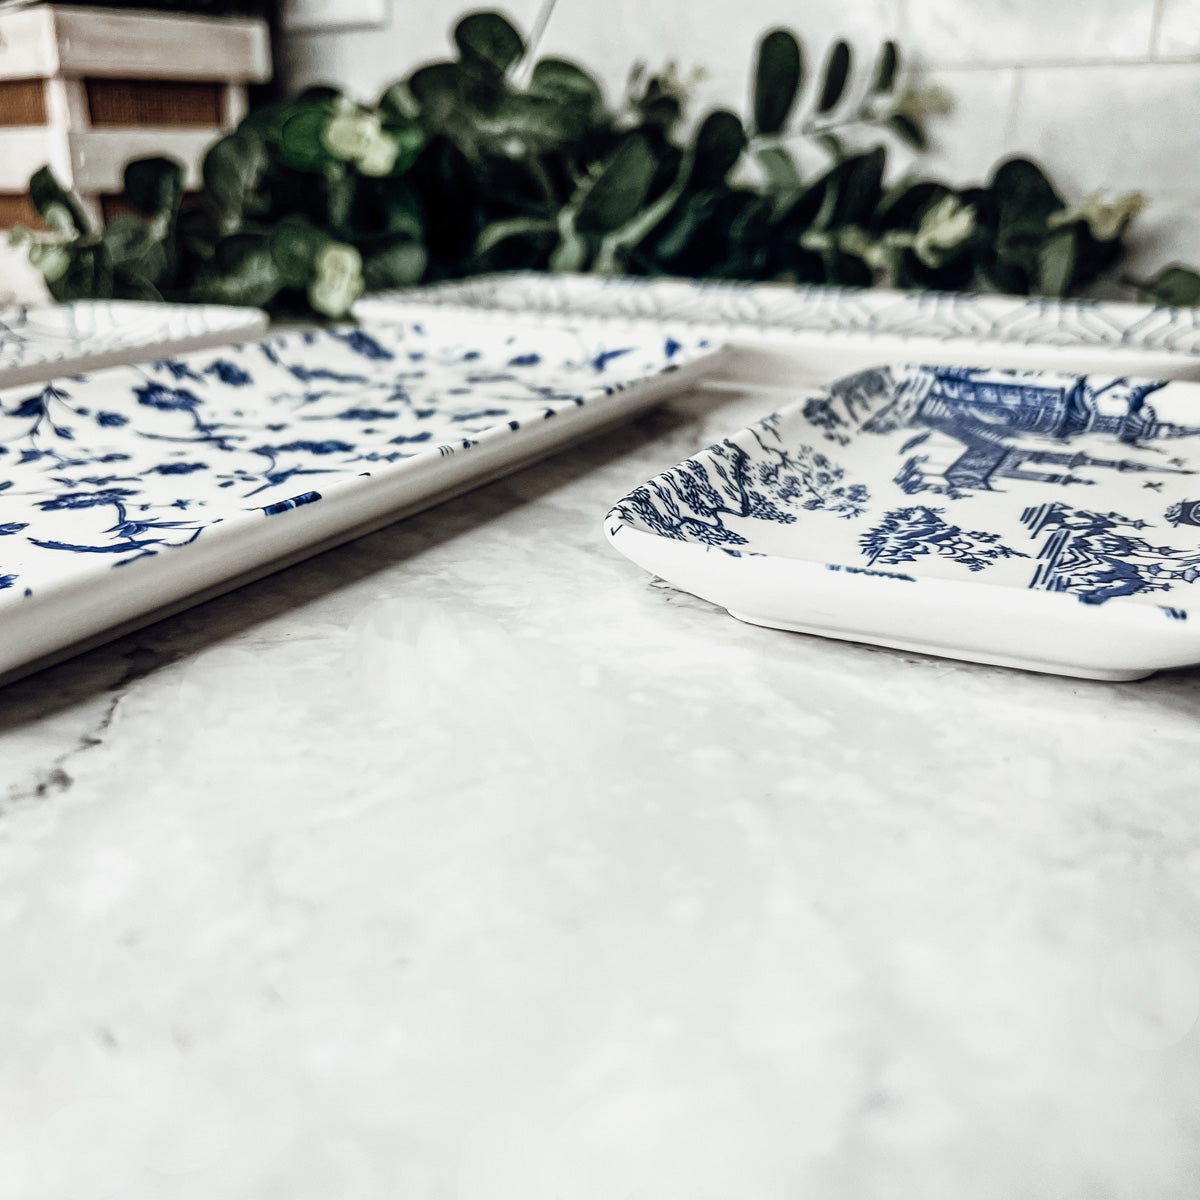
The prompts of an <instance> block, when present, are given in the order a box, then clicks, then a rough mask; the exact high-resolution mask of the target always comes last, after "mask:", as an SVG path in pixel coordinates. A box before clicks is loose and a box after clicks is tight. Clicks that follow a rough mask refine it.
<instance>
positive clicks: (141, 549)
mask: <svg viewBox="0 0 1200 1200" xmlns="http://www.w3.org/2000/svg"><path fill="white" fill-rule="evenodd" d="M706 357H707V348H706V347H705V346H704V345H703V344H701V343H699V342H697V341H695V340H688V341H683V340H680V341H676V340H674V339H672V338H670V337H669V336H666V335H663V334H659V333H657V332H656V333H654V334H652V335H649V336H645V337H633V338H628V337H626V338H622V339H620V340H618V341H614V340H612V339H611V338H608V337H606V336H604V335H598V334H595V333H583V334H576V333H572V332H571V331H570V330H566V329H562V330H556V331H552V330H544V329H543V330H533V331H529V330H526V331H520V330H519V329H514V328H511V327H510V328H507V329H500V328H498V327H496V326H489V327H487V328H485V329H478V328H473V327H472V326H470V325H469V324H468V325H463V324H462V322H459V321H455V322H451V323H446V324H442V325H438V324H437V323H420V324H412V323H410V324H397V325H389V326H379V327H375V328H371V329H368V328H361V329H353V328H346V329H332V330H322V331H312V330H297V331H292V332H286V333H279V334H276V335H274V336H271V337H268V338H267V339H266V340H264V341H261V342H257V343H251V344H248V345H243V346H235V347H226V348H223V349H220V350H208V351H205V352H193V353H191V354H187V355H184V356H181V357H174V358H168V359H162V360H159V361H156V362H152V363H148V364H146V365H144V366H137V367H132V366H131V367H119V368H112V369H109V370H106V371H101V372H97V373H96V374H93V375H89V376H83V377H78V378H73V379H61V380H58V381H55V382H53V383H48V384H44V385H41V384H39V385H33V386H24V387H17V388H7V389H5V390H3V391H0V677H3V675H4V674H6V673H7V674H8V675H9V677H11V676H12V674H13V673H15V672H17V671H18V670H19V669H22V668H24V669H28V668H29V666H30V664H32V663H37V662H41V661H45V660H47V658H48V656H51V655H56V656H61V653H62V652H63V651H64V649H66V648H67V647H73V648H80V647H81V646H82V645H83V644H86V643H88V642H89V641H98V640H102V639H103V638H104V637H106V636H112V635H114V634H115V633H117V632H120V631H122V630H124V629H128V628H132V627H135V626H137V625H139V624H144V623H146V622H147V621H148V620H151V619H154V618H156V617H157V616H160V615H164V614H165V613H166V612H168V611H172V610H174V609H178V608H182V607H185V606H186V605H188V604H191V603H195V602H196V601H198V600H200V599H203V598H205V597H206V596H210V595H214V594H216V593H217V592H220V591H223V590H226V589H228V588H230V587H233V586H236V585H237V584H240V583H243V582H246V581H247V580H249V579H251V578H255V577H258V576H261V575H263V574H265V573H267V572H268V571H269V570H272V569H275V568H277V567H279V566H282V565H284V564H286V563H288V562H294V561H296V560H297V559H299V558H303V557H305V556H307V555H309V554H312V553H314V552H316V551H317V550H319V549H323V548H325V547H328V546H330V545H333V544H336V543H337V542H340V541H344V540H346V539H347V538H350V537H353V536H357V535H359V534H361V533H364V532H367V531H368V530H370V529H372V528H377V527H378V526H380V525H383V524H387V523H388V522H390V521H393V520H396V519H397V518H398V517H401V516H404V515H406V514H408V513H411V512H413V511H416V510H417V509H419V508H423V507H426V506H428V505H430V504H433V503H436V502H437V501H439V500H442V499H445V498H448V497H449V496H451V495H454V494H456V493H458V492H461V491H463V490H464V489H466V488H468V487H471V486H475V485H477V484H479V483H481V482H484V481H485V480H487V479H490V478H495V477H496V476H498V475H501V474H503V473H505V472H507V471H511V470H514V469H515V468H517V467H519V466H522V465H524V464H525V463H527V462H530V461H532V460H533V459H534V458H537V457H540V456H543V455H545V454H547V453H549V452H551V451H553V450H554V449H557V448H558V447H560V446H562V445H564V444H565V443H567V442H568V441H571V440H573V439H576V438H578V437H580V436H582V435H584V434H586V433H589V432H591V431H593V430H595V429H597V428H599V427H601V426H603V425H605V424H608V423H610V422H612V421H615V420H617V419H620V418H623V417H626V416H628V415H630V414H631V413H633V412H635V411H637V410H639V409H642V408H645V407H647V406H649V405H651V404H653V403H656V402H657V401H658V400H659V399H661V398H663V397H664V396H665V395H666V394H668V393H669V392H670V391H672V390H675V389H677V388H678V387H680V386H682V385H683V384H684V382H685V381H686V379H687V378H688V377H689V376H690V375H691V374H693V373H695V372H696V371H698V370H700V369H701V367H702V364H703V361H704V360H705V358H706Z"/></svg>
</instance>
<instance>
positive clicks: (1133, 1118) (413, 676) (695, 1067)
mask: <svg viewBox="0 0 1200 1200" xmlns="http://www.w3.org/2000/svg"><path fill="white" fill-rule="evenodd" d="M770 403H772V401H767V402H766V404H764V401H763V399H762V397H761V396H759V397H753V396H749V397H738V396H736V395H730V394H728V393H724V394H717V393H708V394H703V395H692V396H688V397H681V398H680V399H678V400H677V401H675V402H673V403H672V405H670V406H669V407H668V408H667V409H665V410H661V411H659V412H656V413H654V414H651V415H650V416H647V417H645V418H643V419H641V420H639V421H637V422H635V423H632V424H630V425H629V426H627V427H624V428H622V429H619V430H617V431H615V432H612V433H609V434H607V435H605V436H603V437H601V438H600V439H598V440H594V441H592V442H590V443H588V444H587V445H585V446H582V447H579V448H577V449H574V450H572V451H569V452H567V453H564V454H562V455H560V456H558V457H557V458H555V459H553V460H550V461H548V462H546V463H543V464H541V465H540V466H537V467H534V468H531V469H529V470H526V471H524V472H522V473H521V474H518V475H515V476H513V477H510V478H508V479H506V480H502V481H500V482H498V483H495V484H493V485H491V486H489V487H487V488H484V489H482V490H480V491H477V492H475V493H472V494H470V495H467V496H464V497H462V498H460V499H458V500H455V501H453V502H451V503H448V504H445V505H443V506H441V507H440V508H438V509H435V510H433V511H430V512H427V513H425V514H423V515H421V516H418V517H416V518H413V519H410V520H408V521H406V522H403V523H402V524H398V525H395V526H392V527H391V528H389V529H386V530H384V531H382V532H380V533H377V534H375V535H372V536H371V537H368V538H365V539H363V540H361V541H359V542H356V543H353V544H351V545H348V546H345V547H343V548H341V549H338V550H336V551H333V552H330V553H328V554H325V555H323V556H322V557H320V558H318V559H316V560H313V561H311V562H308V563H306V564H303V565H301V566H298V567H295V568H292V569H291V570H289V571H287V572H285V573H282V574H280V575H278V576H275V577H273V578H271V579H268V580H266V581H263V582H261V583H258V584H255V585H254V586H252V587H249V588H246V589H243V590H242V591H240V592H237V593H234V594H232V595H229V596H226V597H224V598H222V599H220V600H216V601H213V602H211V603H209V604H206V605H204V606H203V607H201V608H198V609H195V610H192V611H190V612H188V613H185V614H183V615H181V616H178V617H175V618H173V619H172V620H170V621H168V622H165V623H162V624H160V625H158V626H155V627H153V628H150V629H147V630H144V631H142V632H141V633H139V634H136V635H133V636H130V637H127V638H125V639H123V640H122V641H119V642H116V643H113V644H111V645H109V646H107V647H104V648H101V649H99V650H95V651H93V652H91V653H89V654H87V655H85V656H83V657H80V658H78V659H76V660H74V661H71V662H68V663H65V664H62V665H60V666H58V667H56V668H53V669H51V670H49V671H46V672H43V673H42V674H41V675H39V676H36V677H33V678H30V679H26V680H24V681H22V682H19V683H17V684H14V685H12V686H10V687H8V688H7V689H5V690H3V691H0V763H2V764H3V767H2V771H3V774H2V775H0V962H2V963H3V964H4V970H3V972H2V973H0V1049H2V1051H3V1053H0V1200H102V1198H109V1197H119V1198H120V1200H212V1198H213V1197H221V1200H329V1198H331V1197H338V1198H342V1197H345V1198H348V1200H349V1198H353V1200H385V1198H386V1200H397V1198H402V1200H729V1198H730V1197H738V1198H739V1200H741V1198H746V1200H795V1198H796V1197H810V1196H811V1197H821V1198H822V1200H943V1198H944V1200H965V1198H970V1200H1012V1198H1014V1197H1031V1198H1041V1197H1046V1198H1048V1200H1049V1198H1052V1200H1096V1198H1099V1197H1126V1196H1137V1197H1139V1198H1143V1200H1175V1198H1179V1200H1183V1198H1185V1197H1187V1198H1189V1200H1190V1198H1192V1197H1194V1196H1195V1194H1196V1189H1197V1179H1198V1178H1200V1033H1198V1032H1197V1029H1196V1025H1195V1022H1196V1017H1197V1012H1198V1011H1200V788H1198V787H1197V781H1196V764H1197V762H1198V761H1200V672H1181V673H1176V674H1172V675H1167V676H1163V677H1160V678H1157V679H1152V680H1150V681H1147V682H1144V683H1139V684H1123V685H1122V684H1086V683H1079V682H1072V681H1069V680H1064V679H1056V678H1051V677H1040V676H1034V675H1026V674H1022V673H1019V672H1012V671H1004V670H1000V669H991V668H986V667H973V666H967V665H961V664H956V663H953V662H948V661H942V660H936V659H930V658H921V657H919V656H915V655H905V654H900V653H893V652H890V651H883V650H874V649H869V648H864V647H858V646H852V645H846V644H840V643H836V642H831V641H821V640H818V639H812V638H807V637H803V636H799V635H791V634H786V633H780V632H776V631H770V630H765V629H759V628H754V627H751V626H747V625H743V624H740V623H738V622H736V621H734V620H732V619H731V618H729V617H728V616H727V615H725V614H724V613H723V612H720V611H718V610H716V609H714V608H713V607H711V606H710V605H707V604H705V603H704V602H702V601H700V600H696V599H694V598H691V597H689V596H687V595H683V594H680V593H677V592H674V591H672V590H670V589H668V588H665V587H662V586H657V585H656V584H655V582H654V581H653V580H651V579H650V578H649V577H647V576H645V575H644V574H642V573H641V572H640V571H639V570H638V569H637V568H636V567H635V566H633V565H632V564H631V563H629V562H627V561H625V560H624V559H623V558H621V557H620V556H619V555H617V554H615V553H614V552H613V551H612V550H611V549H609V548H608V547H607V546H606V545H605V544H604V542H603V539H602V536H601V530H600V520H601V517H602V516H603V514H604V512H605V510H606V508H607V507H608V505H609V504H610V503H611V502H612V501H613V500H614V499H616V498H618V497H620V496H621V495H623V494H624V493H625V492H626V491H628V490H629V488H630V487H632V486H634V485H636V484H637V483H640V482H642V481H643V480H645V479H646V478H648V477H649V476H650V475H652V474H653V473H655V472H656V471H657V470H659V469H661V468H662V467H664V466H666V465H670V464H672V463H674V462H677V461H679V460H680V459H681V458H683V457H686V455H687V454H689V453H690V452H691V451H692V450H694V449H695V448H697V447H698V446H701V445H704V444H706V443H707V442H709V441H712V440H713V439H714V438H715V437H717V436H719V435H720V434H721V433H723V432H727V431H730V430H733V429H737V428H740V427H741V426H742V425H744V424H745V423H746V421H747V420H748V419H750V418H752V417H754V416H755V415H758V414H760V413H761V412H763V411H765V408H766V407H768V406H769V405H770Z"/></svg>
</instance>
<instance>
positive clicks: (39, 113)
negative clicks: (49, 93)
mask: <svg viewBox="0 0 1200 1200" xmlns="http://www.w3.org/2000/svg"><path fill="white" fill-rule="evenodd" d="M45 124H46V81H45V80H44V79H5V80H0V125H45Z"/></svg>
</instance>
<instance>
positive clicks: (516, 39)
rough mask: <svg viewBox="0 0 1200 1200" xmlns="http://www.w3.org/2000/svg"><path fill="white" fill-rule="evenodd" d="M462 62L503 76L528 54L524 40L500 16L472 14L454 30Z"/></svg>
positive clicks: (489, 13) (464, 18) (509, 23)
mask: <svg viewBox="0 0 1200 1200" xmlns="http://www.w3.org/2000/svg"><path fill="white" fill-rule="evenodd" d="M454 44H455V45H456V46H457V47H458V51H459V54H461V55H462V58H463V61H464V62H468V63H471V64H472V65H474V66H483V67H486V68H488V69H489V70H492V71H495V72H496V73H497V74H501V75H502V74H504V72H505V71H507V70H508V69H509V67H511V66H512V65H513V64H514V63H515V62H516V61H517V59H519V58H520V57H521V55H522V54H524V53H525V39H524V38H523V37H522V36H521V35H520V33H518V32H517V30H516V29H515V28H514V27H513V25H512V24H511V22H509V21H508V20H507V19H506V18H505V17H503V16H501V15H500V14H499V13H498V12H475V13H469V14H468V15H467V16H465V17H463V19H462V20H461V21H459V23H458V24H457V25H456V26H455V27H454Z"/></svg>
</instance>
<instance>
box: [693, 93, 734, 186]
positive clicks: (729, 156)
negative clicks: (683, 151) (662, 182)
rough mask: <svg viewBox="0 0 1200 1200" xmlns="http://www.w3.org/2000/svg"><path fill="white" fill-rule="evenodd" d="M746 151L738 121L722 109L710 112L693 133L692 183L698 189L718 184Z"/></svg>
mask: <svg viewBox="0 0 1200 1200" xmlns="http://www.w3.org/2000/svg"><path fill="white" fill-rule="evenodd" d="M745 149H746V134H745V131H744V130H743V129H742V123H741V121H739V120H738V118H737V117H736V116H734V114H733V113H731V112H727V111H725V110H724V109H718V110H717V111H716V112H711V113H709V114H708V116H707V117H705V118H704V121H703V122H702V123H701V125H700V128H699V129H698V130H697V131H696V140H695V142H694V144H693V147H692V177H691V182H692V183H693V184H694V185H695V186H697V187H707V186H710V185H711V184H714V183H719V182H720V181H722V180H723V179H724V178H725V176H726V175H728V174H729V172H730V171H731V170H733V168H734V167H735V166H736V165H737V162H738V160H739V159H740V158H741V157H742V151H743V150H745Z"/></svg>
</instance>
